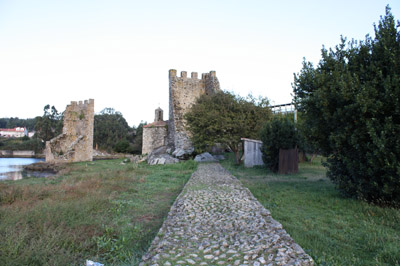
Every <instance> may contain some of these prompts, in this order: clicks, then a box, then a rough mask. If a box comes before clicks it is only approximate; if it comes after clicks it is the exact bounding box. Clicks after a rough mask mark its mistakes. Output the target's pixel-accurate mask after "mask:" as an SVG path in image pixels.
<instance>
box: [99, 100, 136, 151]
mask: <svg viewBox="0 0 400 266" xmlns="http://www.w3.org/2000/svg"><path fill="white" fill-rule="evenodd" d="M130 132H131V128H130V127H129V125H128V123H127V122H126V120H125V118H124V117H123V116H122V114H121V113H120V112H118V111H115V110H114V109H113V108H105V109H103V110H102V111H101V112H100V114H96V115H95V116H94V136H93V140H94V141H93V144H94V145H95V146H96V145H98V147H99V148H100V149H105V150H108V151H112V150H114V148H115V147H116V145H117V143H118V142H120V141H124V140H127V138H128V137H129V133H130Z"/></svg>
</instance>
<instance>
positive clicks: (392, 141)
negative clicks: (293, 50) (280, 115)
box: [293, 7, 400, 204]
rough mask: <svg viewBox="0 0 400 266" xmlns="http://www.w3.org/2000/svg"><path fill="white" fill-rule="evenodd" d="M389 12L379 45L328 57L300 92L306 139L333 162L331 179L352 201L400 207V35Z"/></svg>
mask: <svg viewBox="0 0 400 266" xmlns="http://www.w3.org/2000/svg"><path fill="white" fill-rule="evenodd" d="M399 27H400V24H399V22H397V26H396V23H395V20H394V17H393V15H392V14H391V12H390V8H389V7H386V15H385V17H383V18H382V17H381V20H380V22H379V24H378V26H376V25H375V26H374V28H375V38H374V39H372V38H371V37H369V36H367V37H366V39H365V41H362V42H356V41H354V40H353V41H351V42H349V43H348V45H346V39H344V38H342V40H341V43H340V44H339V45H338V46H336V48H335V50H333V49H330V50H329V51H328V50H326V49H322V59H321V61H320V63H319V64H318V66H317V67H315V68H314V66H313V65H312V64H311V63H309V62H304V63H303V68H302V70H301V71H300V74H299V75H295V82H294V84H293V88H294V93H295V95H296V99H295V102H296V105H297V108H298V110H299V111H302V112H303V114H302V116H303V119H304V123H305V124H306V126H305V127H304V128H305V129H304V130H305V131H306V134H304V135H305V136H306V137H307V138H308V139H309V140H311V141H312V142H313V143H316V144H317V145H318V146H319V149H320V151H321V152H322V153H323V155H325V156H327V157H328V160H327V165H328V177H329V178H330V179H331V180H332V181H333V182H334V183H335V184H336V185H337V187H338V188H339V189H340V190H341V191H342V192H343V193H344V194H346V195H349V196H352V197H358V198H362V199H365V200H367V201H370V202H377V203H385V204H399V203H400V138H399V137H398V136H399V135H400V33H399V31H398V28H399Z"/></svg>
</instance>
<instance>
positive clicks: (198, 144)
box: [185, 92, 272, 164]
mask: <svg viewBox="0 0 400 266" xmlns="http://www.w3.org/2000/svg"><path fill="white" fill-rule="evenodd" d="M271 116H272V113H271V110H270V109H269V108H268V100H267V99H265V98H260V99H258V100H257V99H255V98H254V97H252V96H249V97H247V98H242V97H240V96H237V95H234V94H231V93H229V92H218V93H216V94H215V95H202V96H201V97H200V98H199V99H198V100H197V102H196V103H195V104H194V105H193V106H192V108H191V110H190V111H189V112H188V113H187V114H186V115H185V118H186V120H187V128H188V130H189V131H190V132H191V134H192V141H193V144H194V146H195V148H196V150H197V151H198V152H203V151H206V150H207V149H209V148H210V147H212V146H213V145H215V144H217V143H218V144H221V145H224V146H227V147H229V148H230V149H231V150H232V151H233V152H234V154H235V158H236V163H238V164H239V163H240V151H241V140H240V139H241V138H258V136H259V135H258V133H259V130H260V129H261V126H262V125H263V124H264V122H265V121H267V120H268V119H270V118H271Z"/></svg>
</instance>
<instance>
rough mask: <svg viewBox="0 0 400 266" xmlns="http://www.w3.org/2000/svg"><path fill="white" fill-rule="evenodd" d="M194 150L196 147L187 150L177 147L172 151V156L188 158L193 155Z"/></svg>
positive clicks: (182, 158) (180, 158)
mask: <svg viewBox="0 0 400 266" xmlns="http://www.w3.org/2000/svg"><path fill="white" fill-rule="evenodd" d="M193 152H194V148H190V149H187V150H184V149H176V150H174V152H173V153H172V156H174V157H176V158H178V159H179V160H188V159H190V158H191V157H192V155H193Z"/></svg>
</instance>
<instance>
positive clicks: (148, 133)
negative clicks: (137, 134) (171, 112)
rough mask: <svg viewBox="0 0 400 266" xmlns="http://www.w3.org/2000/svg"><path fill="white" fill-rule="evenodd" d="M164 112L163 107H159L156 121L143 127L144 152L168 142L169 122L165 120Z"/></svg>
mask: <svg viewBox="0 0 400 266" xmlns="http://www.w3.org/2000/svg"><path fill="white" fill-rule="evenodd" d="M163 113H164V112H163V110H162V109H161V108H157V109H156V111H155V117H154V122H153V123H151V124H148V125H145V126H144V127H143V144H142V154H149V153H150V152H151V151H153V150H154V149H156V148H158V147H161V146H165V145H166V144H167V135H168V122H166V121H164V119H163Z"/></svg>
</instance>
